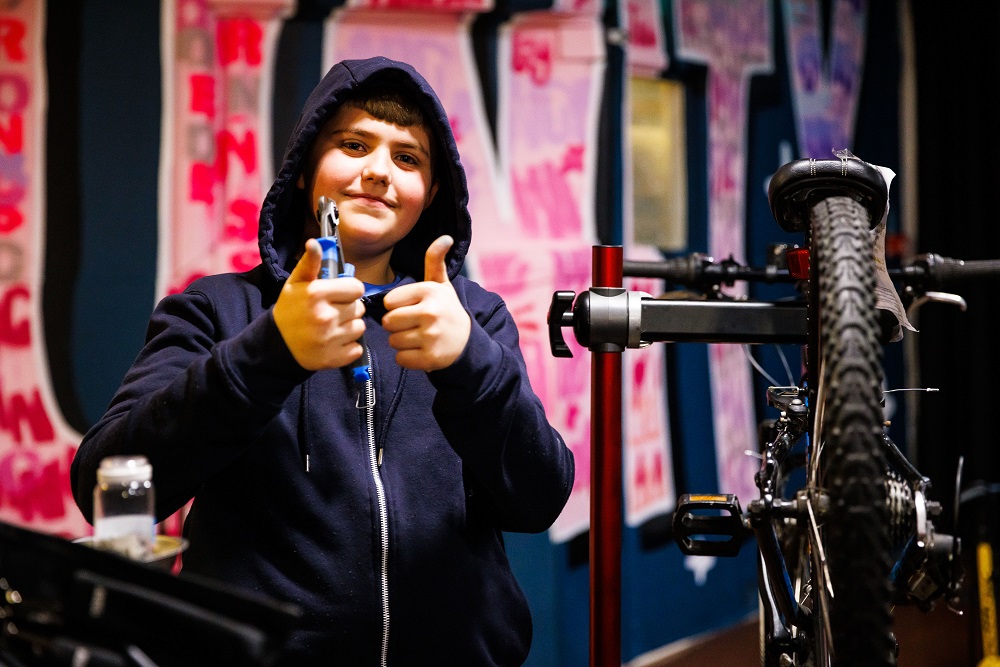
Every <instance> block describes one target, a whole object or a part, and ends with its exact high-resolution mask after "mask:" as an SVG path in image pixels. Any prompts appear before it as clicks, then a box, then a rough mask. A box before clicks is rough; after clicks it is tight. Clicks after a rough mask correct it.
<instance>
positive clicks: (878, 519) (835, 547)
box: [809, 197, 896, 667]
mask: <svg viewBox="0 0 1000 667" xmlns="http://www.w3.org/2000/svg"><path fill="white" fill-rule="evenodd" d="M811 222H812V226H811V229H810V258H811V262H812V267H811V271H812V274H811V277H810V279H811V296H810V299H811V301H812V304H811V308H812V309H813V312H812V313H811V314H810V317H811V318H812V317H815V318H816V320H815V321H816V322H817V324H818V330H817V335H816V337H815V338H814V339H813V342H811V345H815V346H816V349H815V350H814V352H815V355H813V356H812V357H811V359H812V363H813V364H815V363H819V364H820V365H819V369H820V370H819V373H818V374H817V373H815V372H814V373H812V376H813V377H819V378H820V386H819V387H816V388H815V390H816V391H815V394H814V395H811V398H812V399H813V400H814V403H813V405H814V406H815V409H817V410H821V411H822V412H821V413H820V414H821V415H822V416H821V418H820V420H817V421H816V422H814V423H819V424H821V426H820V429H821V433H819V434H815V433H814V434H813V437H812V440H811V445H812V448H813V450H812V452H811V456H813V457H817V458H816V461H815V463H814V465H815V466H816V468H815V472H816V476H815V481H816V482H817V483H818V489H822V491H823V493H824V494H825V498H826V499H828V504H827V505H826V508H825V511H824V512H823V514H822V517H823V518H822V519H821V521H820V522H819V523H820V524H821V526H818V530H817V531H816V532H815V533H814V532H813V531H810V536H809V539H810V541H811V542H812V544H811V545H810V546H811V551H812V558H813V561H814V571H813V578H814V581H813V582H812V585H813V592H814V593H817V592H822V591H824V590H825V587H826V582H825V581H822V578H823V577H825V576H826V573H827V572H828V573H829V582H830V584H832V589H833V596H832V598H829V597H828V596H825V595H824V596H823V597H824V599H823V600H822V601H817V603H816V604H815V607H814V609H813V618H814V622H813V633H812V634H813V647H814V650H813V653H814V655H813V661H812V662H813V664H814V665H816V666H817V667H821V666H825V665H826V664H831V665H832V666H833V667H846V666H848V665H850V667H891V666H892V665H895V663H896V660H895V650H894V649H895V640H894V638H893V634H892V616H891V611H890V609H891V608H890V601H891V591H890V583H889V571H890V568H891V558H890V555H889V554H890V548H891V547H890V535H889V530H890V520H889V509H888V505H887V501H886V498H885V491H884V489H885V472H884V471H885V463H884V457H883V455H882V451H881V444H880V443H881V436H882V431H883V416H882V408H881V389H882V363H881V359H882V348H881V344H880V343H879V341H878V319H877V311H876V309H875V296H874V295H875V260H874V258H873V256H872V251H871V247H872V246H871V243H872V242H871V238H870V232H869V229H870V224H869V219H868V215H867V212H866V211H865V209H864V208H863V207H861V205H860V204H858V203H857V202H856V201H854V200H853V199H851V198H849V197H829V198H827V199H825V200H823V201H821V202H819V203H818V204H816V205H815V206H814V207H813V209H812V211H811ZM811 352H812V351H811ZM813 368H816V366H815V365H814V366H813ZM820 448H821V449H820ZM817 534H818V535H820V536H821V537H820V538H819V539H821V540H822V544H817V543H815V542H816V540H815V539H814V537H815V535H817ZM822 553H825V556H826V569H825V570H822V571H820V568H821V567H822V566H821V564H820V563H819V556H820V554H822ZM817 577H819V578H820V580H816V579H817ZM827 623H828V626H827ZM826 627H828V628H829V630H828V631H825V630H824V628H826ZM828 639H832V652H830V651H828V647H827V645H826V643H827V640H828ZM827 653H831V656H830V657H826V655H825V654H827Z"/></svg>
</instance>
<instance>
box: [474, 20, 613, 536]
mask: <svg viewBox="0 0 1000 667" xmlns="http://www.w3.org/2000/svg"><path fill="white" fill-rule="evenodd" d="M498 53H499V59H498V63H497V72H498V80H499V84H498V89H499V90H498V92H499V95H498V111H497V126H498V133H497V134H498V138H497V144H498V146H499V150H500V163H501V165H503V172H504V174H505V176H506V180H507V181H508V182H509V183H510V187H511V190H512V192H511V195H512V197H513V201H514V206H515V211H514V215H515V218H514V224H515V225H516V233H515V234H514V235H513V236H512V235H503V236H501V235H497V234H491V235H490V237H489V241H488V243H487V245H486V246H485V247H483V246H480V254H479V255H478V257H479V260H480V266H487V264H486V261H487V260H488V259H489V258H490V256H492V257H493V258H494V261H496V257H498V256H501V255H502V253H508V254H511V255H514V256H516V257H519V258H520V261H521V262H527V263H531V264H533V265H534V266H535V267H536V268H535V269H534V271H533V274H532V282H533V286H534V289H535V290H536V295H534V296H530V298H526V297H528V296H529V295H526V294H518V293H517V292H516V291H512V290H505V289H504V285H503V282H502V281H500V280H497V278H496V277H494V275H493V272H489V273H488V272H485V271H484V272H483V276H484V279H485V280H484V282H485V284H486V285H487V286H489V287H491V288H494V289H497V291H499V292H500V293H501V294H503V295H504V297H505V298H506V299H508V301H510V302H515V303H518V304H520V305H521V307H522V308H523V309H524V310H525V311H527V312H530V313H532V316H531V318H530V319H532V320H534V321H536V322H538V323H544V322H545V321H546V320H545V315H546V311H547V309H548V305H549V303H550V301H551V298H552V293H553V292H555V291H557V290H573V291H575V292H576V293H577V294H579V293H580V292H582V291H584V290H586V289H588V288H589V287H590V285H591V254H592V247H593V245H594V244H595V243H596V238H597V235H596V228H595V220H594V215H595V213H594V198H595V188H596V169H597V157H598V156H597V147H598V142H597V130H598V121H599V108H600V101H601V97H602V95H603V94H604V91H603V85H604V83H603V79H604V73H605V67H606V54H605V50H604V41H603V29H602V27H601V23H600V20H599V19H598V18H596V17H594V16H591V15H588V14H587V13H585V12H581V13H573V14H571V13H561V14H560V13H555V12H539V13H530V14H529V13H526V14H522V15H519V16H516V17H515V18H514V19H513V20H512V21H511V22H509V23H508V24H506V25H505V26H503V29H502V30H501V33H500V39H499V44H498ZM539 329H540V330H539V331H538V332H537V333H536V334H535V335H533V336H530V337H525V339H523V344H525V345H526V346H528V347H531V348H536V349H537V350H538V352H537V357H538V358H537V359H536V366H535V367H534V368H535V374H534V375H533V376H532V383H533V384H534V385H535V387H536V389H537V390H538V391H539V393H540V395H541V396H542V400H543V402H544V403H545V406H546V410H547V411H548V413H549V417H550V419H552V421H553V423H554V424H555V426H556V428H557V429H559V432H560V433H562V435H563V437H564V438H565V440H566V443H567V445H568V446H569V447H570V449H571V450H572V451H573V455H574V457H575V460H576V482H575V485H574V487H573V493H572V494H571V496H570V499H569V502H568V503H567V506H566V508H565V509H564V510H563V512H562V514H561V515H560V516H559V518H558V519H557V520H556V522H555V524H554V526H553V527H552V529H551V531H550V536H551V538H552V539H553V540H554V541H556V542H560V541H564V540H567V539H570V538H572V537H574V536H576V535H578V534H580V533H582V532H583V531H585V530H587V528H588V527H589V525H590V381H589V380H590V366H591V363H590V354H589V353H588V352H587V351H586V350H581V349H580V348H579V347H577V346H576V345H575V341H574V340H573V335H572V333H571V332H570V331H569V330H564V331H565V337H566V338H567V342H569V343H570V344H571V349H573V350H574V356H573V358H572V359H565V358H559V359H556V358H554V357H553V356H552V354H551V352H550V350H549V344H548V340H547V337H546V335H545V329H544V327H540V328H539ZM535 377H538V378H539V380H541V381H540V382H537V381H536V380H535Z"/></svg>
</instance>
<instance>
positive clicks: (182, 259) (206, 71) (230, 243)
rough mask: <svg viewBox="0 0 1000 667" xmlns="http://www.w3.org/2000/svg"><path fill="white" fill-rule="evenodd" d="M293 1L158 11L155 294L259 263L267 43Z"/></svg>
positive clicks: (255, 0)
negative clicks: (160, 54) (159, 123)
mask: <svg viewBox="0 0 1000 667" xmlns="http://www.w3.org/2000/svg"><path fill="white" fill-rule="evenodd" d="M293 8H294V0H241V1H240V2H235V1H233V0H228V1H227V0H214V1H213V0H173V1H169V0H168V2H166V3H165V4H164V11H163V23H162V26H163V37H162V39H163V44H164V51H163V52H164V54H165V57H164V59H163V71H164V75H163V100H164V102H163V107H164V108H163V122H162V137H163V139H162V150H161V160H160V213H159V224H160V233H159V258H158V264H157V266H158V273H157V297H158V298H159V297H161V296H163V295H165V294H168V293H172V292H178V291H180V290H182V289H184V287H185V286H187V284H188V283H190V282H191V281H192V280H194V279H195V278H197V277H199V276H203V275H207V274H211V273H219V272H223V271H245V270H247V269H250V268H252V267H253V266H255V265H256V264H257V263H258V262H259V261H260V252H259V250H258V248H257V218H258V215H259V213H260V203H261V201H262V199H263V197H264V193H265V191H266V188H267V187H268V186H269V185H270V181H271V133H270V128H271V101H272V97H273V96H272V94H271V89H272V85H271V82H272V79H273V71H272V70H273V60H274V47H275V44H276V40H277V36H278V33H279V30H280V27H281V17H282V16H284V15H286V14H288V13H290V12H291V11H292V9H293Z"/></svg>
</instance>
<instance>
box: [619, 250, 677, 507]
mask: <svg viewBox="0 0 1000 667" xmlns="http://www.w3.org/2000/svg"><path fill="white" fill-rule="evenodd" d="M625 248H626V253H625V257H626V259H635V260H654V259H660V257H661V255H660V254H659V252H658V251H656V250H655V249H653V248H649V247H644V246H635V245H632V244H630V243H626V244H625ZM625 287H627V288H628V289H629V290H636V291H639V292H644V293H646V294H649V295H650V296H657V292H658V290H659V289H660V288H661V287H662V285H661V283H660V281H658V280H653V279H650V278H626V280H625ZM622 380H623V382H624V384H625V404H624V407H625V409H624V417H623V424H622V425H623V428H624V432H625V436H624V437H625V461H624V474H625V484H624V489H625V523H626V524H628V525H630V526H638V525H640V524H642V523H643V522H644V521H647V520H649V519H652V518H653V517H655V516H658V515H661V514H667V513H670V512H672V511H673V510H674V508H675V507H676V506H677V491H676V487H675V485H674V466H673V459H672V457H671V442H670V426H669V425H670V417H669V414H668V412H667V360H666V351H665V349H664V346H663V345H662V344H656V345H650V346H649V347H647V348H644V349H639V350H627V351H626V352H625V366H624V373H623V378H622Z"/></svg>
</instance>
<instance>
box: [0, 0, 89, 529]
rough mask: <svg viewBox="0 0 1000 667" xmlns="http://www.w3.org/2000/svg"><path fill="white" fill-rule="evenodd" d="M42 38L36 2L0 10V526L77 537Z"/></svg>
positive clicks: (41, 13) (73, 440)
mask: <svg viewBox="0 0 1000 667" xmlns="http://www.w3.org/2000/svg"><path fill="white" fill-rule="evenodd" d="M44 37H45V3H44V2H43V1H42V0H23V1H22V2H14V3H4V4H3V6H2V8H0V520H2V521H5V522H8V523H13V524H17V525H21V526H24V527H28V528H32V529H34V530H39V531H43V532H47V533H53V534H58V535H62V536H64V537H79V536H82V535H85V534H87V532H88V530H89V526H88V524H87V523H86V522H85V521H84V520H83V516H82V515H81V514H80V512H79V510H77V508H76V504H75V503H74V502H73V498H72V496H71V494H70V485H69V466H70V463H71V461H72V459H73V454H74V452H75V451H76V446H77V444H78V443H79V441H80V437H81V436H80V434H79V433H77V432H76V431H74V430H73V429H72V428H70V427H69V426H68V424H67V423H66V420H65V418H64V416H63V414H62V412H61V411H60V409H59V406H58V404H57V402H56V400H55V397H54V394H53V390H52V386H51V384H50V380H49V377H50V373H49V366H48V358H47V355H46V351H45V338H44V331H43V329H42V324H43V322H42V319H41V295H42V278H43V276H44V275H45V267H44V266H43V261H44V257H45V221H44V203H45V163H44V158H45V135H44V129H45V118H46V115H47V112H48V108H47V98H48V91H47V89H46V77H45V42H44ZM50 277H51V276H50Z"/></svg>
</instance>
